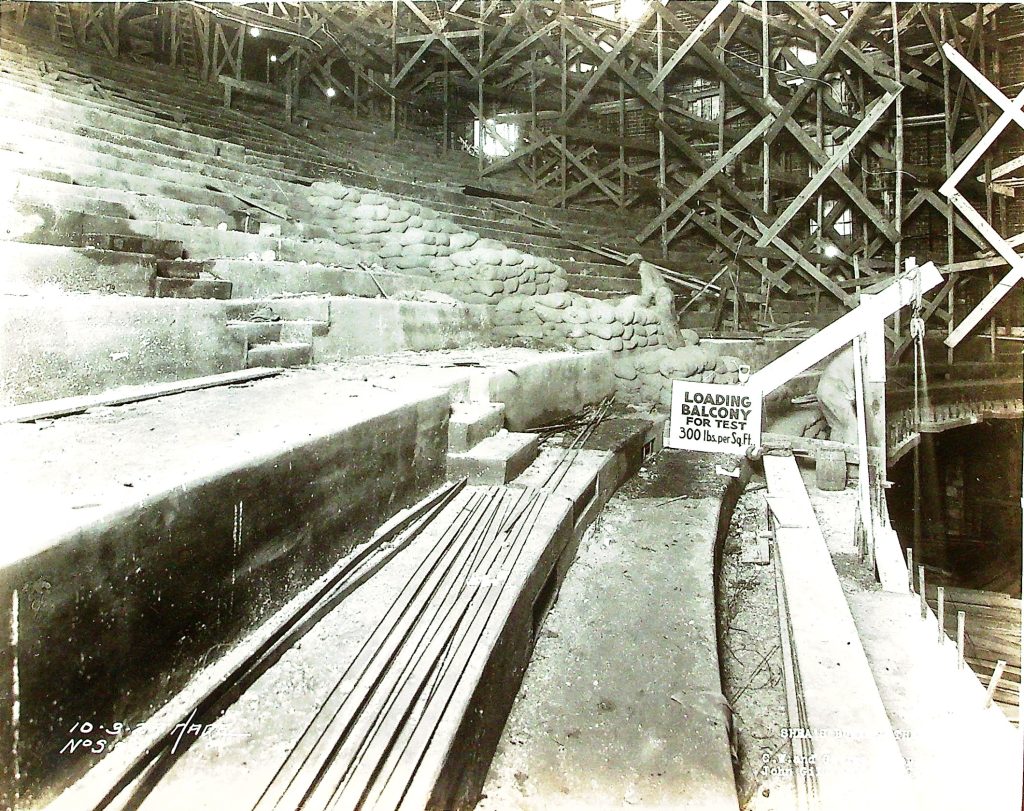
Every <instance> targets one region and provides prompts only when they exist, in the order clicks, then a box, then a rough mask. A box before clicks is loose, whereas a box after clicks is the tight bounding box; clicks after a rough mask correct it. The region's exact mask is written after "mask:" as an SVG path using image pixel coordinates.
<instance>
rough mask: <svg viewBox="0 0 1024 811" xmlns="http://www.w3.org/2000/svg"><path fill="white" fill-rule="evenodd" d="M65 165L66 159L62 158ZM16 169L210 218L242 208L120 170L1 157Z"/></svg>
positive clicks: (223, 197) (199, 190)
mask: <svg viewBox="0 0 1024 811" xmlns="http://www.w3.org/2000/svg"><path fill="white" fill-rule="evenodd" d="M58 160H61V161H62V162H63V156H61V157H60V158H58ZM3 164H7V165H14V166H16V171H17V172H18V173H19V174H21V175H25V176H29V177H38V178H43V179H45V180H56V181H60V182H62V183H71V184H73V185H76V186H89V187H96V188H103V189H110V190H115V191H126V192H134V193H136V194H140V195H145V196H148V197H163V198H167V199H172V200H180V201H181V202H183V203H189V204H191V205H194V206H199V207H202V208H203V209H209V211H208V212H207V213H208V214H210V216H213V217H216V216H218V215H219V216H220V217H221V218H222V219H221V220H219V222H222V221H223V217H224V216H226V214H227V212H229V211H233V210H235V209H236V208H238V207H239V206H240V205H241V203H239V201H238V200H237V199H236V198H235V197H232V196H230V195H227V194H219V193H217V192H213V191H208V190H207V189H205V188H203V186H201V185H200V186H191V185H185V184H181V183H169V182H167V181H164V180H159V179H154V178H150V177H145V176H143V175H138V174H133V173H129V172H122V171H119V170H116V169H108V168H104V167H97V166H92V165H89V164H84V165H83V164H78V165H74V166H68V165H66V164H65V166H57V165H56V163H55V162H50V161H47V160H45V159H43V158H40V157H36V156H32V155H25V154H19V153H12V152H9V151H4V152H2V153H0V165H3Z"/></svg>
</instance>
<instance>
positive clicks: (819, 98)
mask: <svg viewBox="0 0 1024 811" xmlns="http://www.w3.org/2000/svg"><path fill="white" fill-rule="evenodd" d="M819 10H820V7H819ZM814 56H815V62H817V61H818V59H821V34H819V33H818V32H817V30H815V32H814ZM823 101H824V94H823V92H822V89H821V82H815V83H814V132H815V143H817V145H818V149H819V150H821V151H822V152H824V151H825V119H824V111H823V109H822V104H823ZM814 197H815V201H814V207H815V214H816V216H817V218H818V219H817V222H818V244H819V245H820V244H821V242H822V241H823V240H824V239H825V233H824V230H823V229H822V227H821V226H822V224H823V223H824V221H825V196H824V192H823V191H822V189H820V188H819V189H818V191H817V193H816V194H815V195H814ZM817 254H818V255H819V256H820V255H821V250H820V249H819V250H818V251H817ZM814 264H815V267H817V269H818V272H819V273H820V272H821V262H820V261H816V262H815V263H814ZM816 292H817V293H818V295H817V296H815V299H814V312H815V315H817V313H818V306H819V302H820V301H821V290H820V288H819V289H818V290H817V291H816ZM862 475H863V472H862ZM865 531H867V529H866V528H865Z"/></svg>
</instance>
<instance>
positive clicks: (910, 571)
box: [907, 546, 914, 594]
mask: <svg viewBox="0 0 1024 811" xmlns="http://www.w3.org/2000/svg"><path fill="white" fill-rule="evenodd" d="M907 577H908V578H909V580H910V593H911V594H913V593H914V547H912V546H911V547H908V548H907Z"/></svg>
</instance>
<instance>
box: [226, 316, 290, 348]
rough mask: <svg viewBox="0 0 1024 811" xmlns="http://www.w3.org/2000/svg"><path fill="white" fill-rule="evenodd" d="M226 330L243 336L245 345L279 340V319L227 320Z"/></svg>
mask: <svg viewBox="0 0 1024 811" xmlns="http://www.w3.org/2000/svg"><path fill="white" fill-rule="evenodd" d="M228 330H229V331H231V332H234V333H237V334H239V335H241V336H242V337H243V338H245V344H246V346H247V347H251V346H256V345H258V344H271V343H274V342H276V341H280V340H281V330H282V322H280V321H228Z"/></svg>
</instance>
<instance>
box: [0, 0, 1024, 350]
mask: <svg viewBox="0 0 1024 811" xmlns="http://www.w3.org/2000/svg"><path fill="white" fill-rule="evenodd" d="M9 5H10V6H12V7H17V8H18V9H19V12H18V13H21V14H24V11H22V10H21V9H20V7H22V6H23V5H25V4H22V3H11V4H9ZM49 5H51V6H53V7H54V21H53V23H52V25H53V29H54V31H55V33H56V34H57V35H59V36H60V37H62V38H66V37H73V38H74V40H75V41H76V42H77V43H79V44H81V45H83V46H86V47H88V46H89V44H90V43H92V44H93V45H94V46H95V47H99V48H103V49H105V50H106V51H108V52H110V53H112V54H114V53H116V52H117V51H118V49H119V47H121V46H120V43H121V42H122V39H123V36H124V33H125V31H126V26H132V25H134V26H135V27H136V29H138V28H139V27H140V24H139V22H138V20H139V19H140V18H142V17H143V15H148V17H147V19H153V20H154V21H155V22H156V25H157V28H156V31H157V33H156V34H154V36H155V37H157V38H162V41H163V42H164V45H163V47H162V48H157V49H156V50H157V51H162V52H164V53H168V52H169V61H170V62H171V64H180V65H184V66H186V68H188V69H189V70H191V71H192V72H193V73H194V74H195V75H198V76H200V77H202V78H204V79H207V80H210V81H215V80H216V78H217V76H218V75H219V74H220V73H222V72H223V73H229V74H231V75H233V76H234V77H235V78H236V79H237V78H242V74H243V72H244V69H245V68H244V64H245V63H244V60H243V49H244V46H245V42H246V38H247V32H248V31H249V30H252V29H253V28H259V29H260V33H261V36H263V37H264V38H265V39H272V40H274V41H275V42H277V41H279V42H280V49H279V50H280V53H279V55H277V57H276V67H275V70H274V72H273V75H271V72H270V71H269V70H268V71H267V76H266V77H265V78H266V79H267V80H268V81H270V82H271V83H274V84H276V85H278V87H277V88H276V89H278V90H281V91H282V92H284V93H289V94H292V96H291V97H294V98H296V99H301V98H302V95H303V93H306V94H307V96H309V95H310V94H312V95H314V96H319V97H320V98H323V95H322V94H323V93H326V92H327V91H328V88H333V90H332V91H331V94H334V95H336V96H337V98H336V101H335V103H340V104H345V105H348V106H350V108H351V109H352V110H353V111H354V112H355V113H357V114H359V113H360V112H361V111H364V110H369V111H373V112H375V113H378V114H381V115H383V116H384V117H386V118H389V119H390V123H391V127H392V130H393V132H394V133H395V134H396V135H397V134H398V132H399V130H400V129H401V128H402V127H403V125H404V124H406V123H407V122H411V121H414V120H415V121H416V122H417V123H420V124H422V123H423V122H424V121H427V122H429V123H431V124H432V126H434V127H436V128H437V130H439V136H440V140H441V142H442V144H443V145H444V148H446V149H447V148H453V147H455V145H456V144H457V143H458V142H460V141H463V142H464V141H466V140H469V141H472V138H473V127H474V126H476V127H478V128H479V131H480V132H483V133H485V134H486V137H487V138H489V139H490V140H491V141H492V143H493V144H496V145H497V148H496V150H494V151H496V152H497V153H499V154H498V156H488V155H486V154H485V150H483V149H477V154H478V167H479V173H480V176H481V178H482V179H484V178H487V179H490V180H492V181H495V182H502V183H506V184H508V185H510V186H514V187H515V188H517V189H519V190H520V192H521V193H523V194H525V195H527V196H529V197H531V198H532V199H534V200H536V201H538V202H543V203H545V204H547V205H554V206H573V207H597V208H601V207H604V208H608V209H611V210H614V211H623V210H625V209H629V210H630V212H631V214H632V216H633V217H634V218H635V219H636V221H637V222H638V224H639V226H640V227H639V230H638V231H637V233H636V237H637V239H638V240H639V241H640V242H641V243H646V244H647V245H648V248H649V249H650V250H652V251H660V252H661V253H662V255H664V256H669V255H670V254H671V252H673V251H675V250H677V249H678V248H679V247H680V246H683V245H686V246H692V245H694V244H702V245H705V246H706V247H707V258H708V260H709V262H708V267H709V268H710V269H711V270H710V271H709V272H714V271H715V270H717V269H718V268H719V267H728V272H729V275H730V277H731V279H732V280H733V283H734V285H735V286H737V287H742V288H744V289H746V290H748V291H749V290H755V289H756V290H757V291H758V292H757V298H758V300H759V301H760V302H761V304H762V306H763V309H762V312H763V313H765V314H767V313H769V312H770V310H769V307H770V306H771V304H772V302H773V300H775V299H776V298H777V297H779V296H783V297H813V298H814V299H815V300H816V301H817V300H822V299H823V300H825V301H826V302H828V303H831V304H832V305H835V306H836V307H837V308H838V309H840V310H846V309H850V308H852V307H853V306H855V304H856V302H857V294H858V293H860V292H862V291H871V290H872V289H875V288H877V287H878V286H879V285H880V284H881V283H883V282H887V281H889V280H890V279H891V278H892V277H893V276H894V275H896V276H898V275H900V274H901V273H902V272H903V267H904V260H905V259H906V258H907V257H908V256H917V257H918V258H919V261H921V262H923V261H928V260H933V261H935V263H936V264H937V265H938V266H939V268H940V270H944V269H948V273H949V275H948V280H947V282H946V283H945V284H944V285H943V286H942V288H941V289H940V290H939V291H938V292H937V293H935V294H934V295H932V296H931V297H930V298H929V299H927V300H926V301H924V302H923V311H922V314H923V315H924V316H925V317H926V318H927V319H929V321H930V322H931V323H932V324H933V325H936V326H938V327H939V328H941V329H943V330H945V331H947V332H951V331H952V330H953V328H954V326H955V324H956V323H957V322H958V321H959V320H960V317H962V315H963V313H962V312H961V313H960V314H959V316H958V314H957V313H956V309H957V305H958V301H959V300H960V299H966V300H967V302H968V304H969V305H970V303H971V302H970V299H971V296H972V295H973V296H974V298H975V299H976V300H979V299H980V298H981V297H982V296H983V294H984V293H985V290H986V289H987V288H986V285H985V283H986V279H989V280H992V281H993V282H994V278H995V273H996V272H997V271H999V269H1000V265H1001V264H1006V260H1005V257H1002V256H999V255H998V254H996V253H994V252H993V251H992V250H991V245H990V242H989V240H987V239H986V238H985V236H984V235H983V234H981V233H979V230H978V228H977V226H976V224H973V223H972V222H971V221H970V218H969V217H965V216H964V215H963V213H962V208H963V207H962V206H959V207H958V205H957V204H956V201H955V200H954V201H952V204H951V201H950V200H949V199H948V198H947V197H946V196H944V195H942V194H940V193H939V189H940V187H941V186H942V184H943V183H944V182H945V181H946V179H947V178H948V177H949V176H950V175H951V174H952V172H953V170H954V167H955V166H957V165H958V164H959V163H961V162H962V160H963V159H964V158H965V157H966V156H967V155H968V154H969V153H970V152H971V150H972V149H974V147H975V146H976V145H977V144H978V143H979V141H980V140H981V139H982V137H983V136H984V134H985V133H986V132H987V131H988V130H989V128H990V127H991V126H992V125H993V122H994V120H995V117H996V116H995V113H994V111H993V110H992V104H991V103H990V101H989V99H988V97H987V96H986V95H985V94H984V93H981V92H979V90H978V88H977V86H976V84H975V83H974V82H972V81H970V80H969V79H968V78H967V76H965V75H964V73H963V72H962V71H959V70H957V69H956V68H955V67H953V66H952V65H951V62H950V58H949V56H948V55H947V53H946V52H945V51H944V50H943V48H942V46H943V44H945V43H948V44H949V45H951V46H952V48H954V49H955V50H956V52H957V53H958V54H959V55H961V56H962V58H963V59H965V60H968V61H969V62H970V63H971V64H973V65H975V66H977V68H978V69H979V71H980V72H981V73H982V74H984V75H987V76H989V77H990V79H991V81H992V82H993V84H994V85H997V86H998V85H999V83H1000V80H999V75H1000V69H1001V65H1000V48H999V40H1000V39H1001V37H1000V29H999V27H998V24H997V18H998V17H999V15H1000V14H1001V13H1002V10H1003V9H1006V8H1008V7H1007V6H1002V7H1001V6H1000V4H995V3H992V4H966V3H955V4H940V3H924V2H917V3H902V2H901V3H893V2H863V3H861V2H827V1H826V0H820V2H800V1H799V0H770V1H769V0H750V2H729V1H728V0H718V1H717V2H715V1H713V0H695V1H694V2H682V1H681V0H650V2H647V3H641V4H637V3H629V4H624V3H623V2H622V0H439V1H438V2H423V1H422V0H366V1H353V2H343V3H338V2H261V3H246V4H218V3H205V2H190V3H175V4H157V6H158V10H157V11H156V12H153V11H151V10H148V11H142V10H139V7H146V6H147V5H148V4H142V3H109V4H84V3H82V4H74V3H70V4H69V3H64V4H49ZM625 5H628V6H629V9H630V11H631V13H630V14H629V16H626V15H625V13H624V12H625V11H626V9H624V6H625ZM160 6H166V9H160V8H159V7H160ZM57 7H60V8H61V9H63V11H61V10H59V9H58V8H57ZM62 15H63V16H62ZM249 78H251V77H249ZM256 78H260V79H262V78H263V77H256ZM300 108H301V102H300ZM503 124H506V125H513V124H514V125H515V130H514V131H515V135H514V136H513V135H510V132H512V130H510V129H509V128H507V127H502V126H500V125H503ZM922 140H923V141H924V142H926V143H927V145H928V146H927V150H926V151H927V152H928V153H929V154H928V157H930V160H928V159H924V160H923V159H922V158H921V150H920V149H915V150H914V153H913V155H908V143H909V142H911V141H913V142H914V143H919V142H921V141H922ZM978 168H979V169H982V168H983V170H984V171H983V172H982V173H981V174H978V175H977V177H974V176H973V175H971V176H965V177H963V178H962V179H961V180H960V184H959V186H958V193H959V194H961V195H963V196H964V198H965V199H971V200H973V201H974V205H975V207H976V208H980V209H981V212H982V213H983V216H984V220H985V221H986V222H987V223H991V224H992V227H993V228H995V229H996V230H1001V231H1005V228H1006V220H1007V216H1006V210H1007V205H1008V204H1009V205H1019V201H1017V200H1016V199H1015V195H1016V189H1017V188H1019V187H1018V186H1015V185H1014V183H1013V181H1014V180H1015V178H1014V177H1012V176H1013V174H1014V173H1016V175H1021V174H1024V172H1022V170H1024V158H1021V157H1020V156H1019V155H1013V154H1006V152H1005V151H1001V149H1000V148H993V149H990V150H989V151H988V152H986V153H985V155H984V157H983V158H982V159H979V161H978ZM1007 175H1009V176H1010V177H1009V178H1008V179H1004V176H1007ZM1003 236H1004V237H1008V238H1009V241H1010V244H1011V245H1016V244H1019V243H1017V242H1015V241H1014V235H1011V234H1005V233H1004V234H1003ZM986 270H987V276H986V273H985V271H986ZM989 286H990V285H989ZM993 330H994V327H993ZM993 334H994V332H993ZM888 336H889V338H890V339H891V340H892V341H893V342H894V350H895V352H896V354H897V356H898V355H899V354H901V353H902V352H903V351H905V350H906V348H907V346H908V345H909V338H908V335H907V330H906V329H905V328H904V327H903V325H901V324H900V322H899V315H898V314H897V316H896V317H895V319H894V322H893V323H892V324H891V326H890V328H889V330H888ZM950 351H952V350H950Z"/></svg>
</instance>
